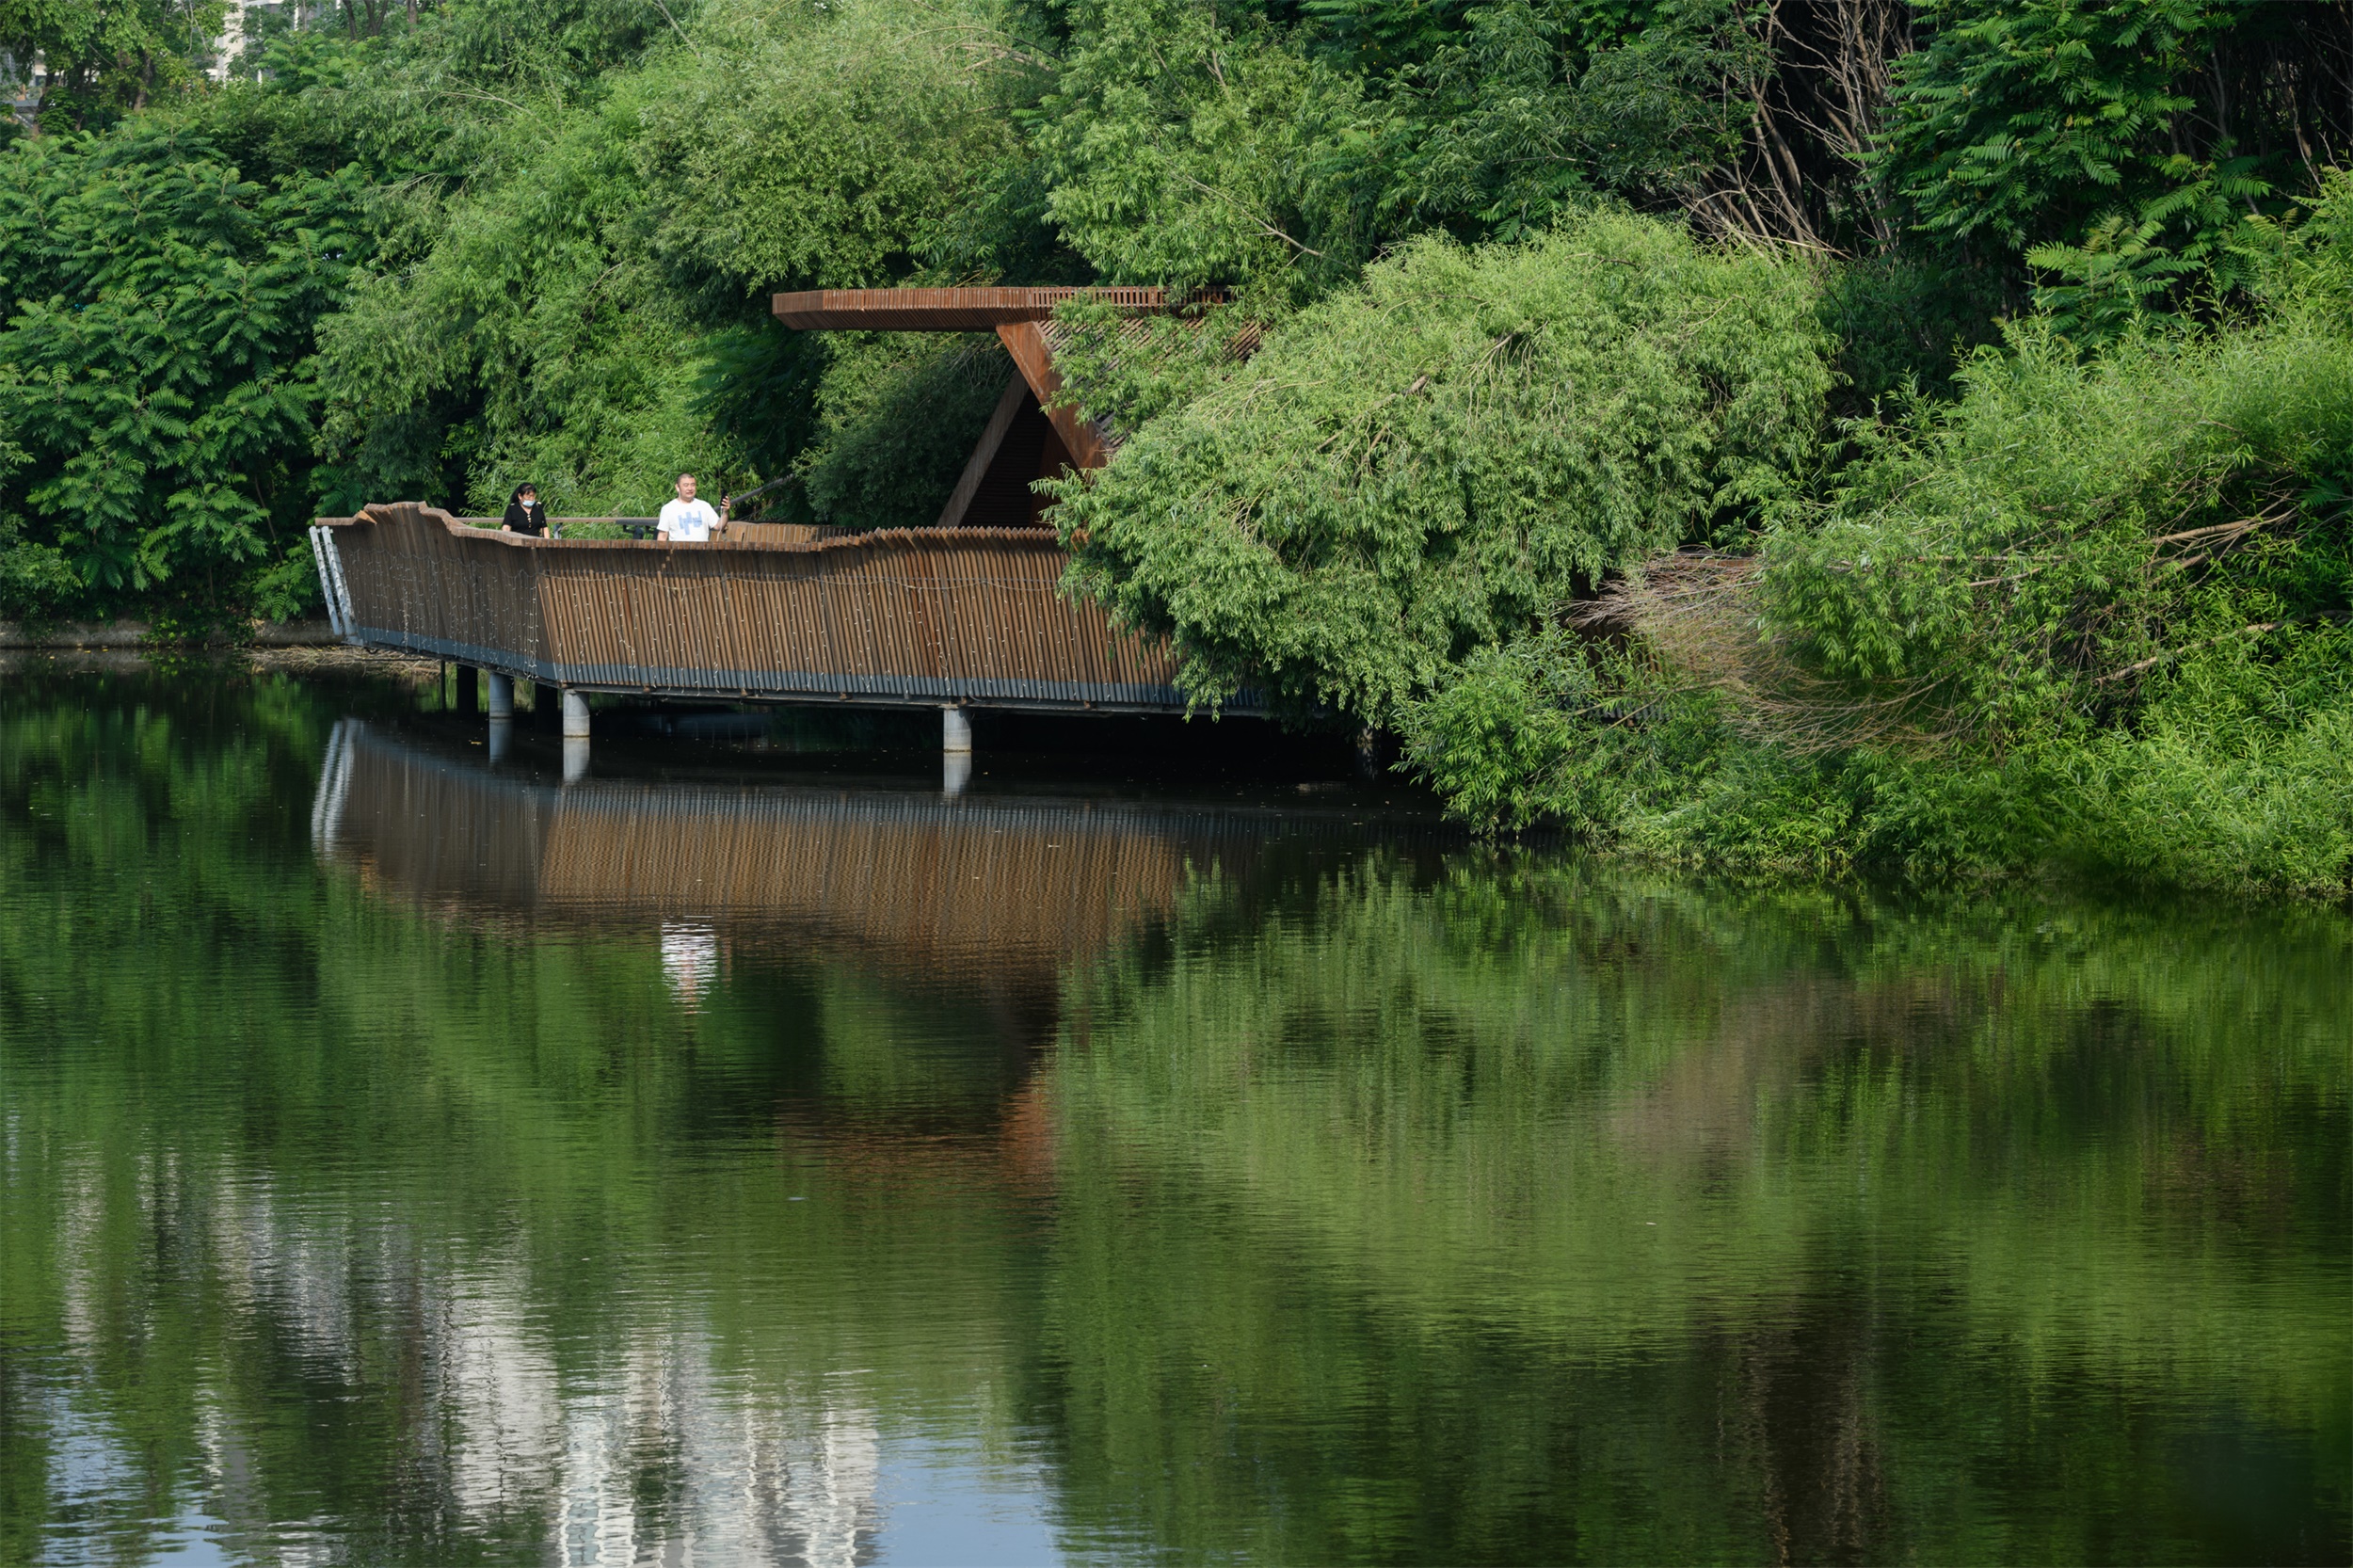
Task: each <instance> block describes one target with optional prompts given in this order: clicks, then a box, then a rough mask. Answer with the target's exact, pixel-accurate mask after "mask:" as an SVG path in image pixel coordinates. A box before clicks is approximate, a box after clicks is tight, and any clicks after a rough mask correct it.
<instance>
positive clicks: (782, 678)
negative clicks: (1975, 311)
mask: <svg viewBox="0 0 2353 1568" xmlns="http://www.w3.org/2000/svg"><path fill="white" fill-rule="evenodd" d="M321 526H322V528H323V529H324V530H325V536H326V537H327V539H328V540H329V541H330V542H331V547H332V551H333V553H334V556H335V558H336V559H338V560H339V561H340V562H341V563H342V568H343V572H344V582H345V584H346V585H347V589H348V596H349V608H350V615H351V620H352V627H351V629H350V630H351V634H352V636H353V637H354V638H355V639H356V640H357V641H359V642H360V643H362V644H367V645H373V646H376V647H384V648H404V649H407V650H409V651H411V652H416V653H424V654H430V655H434V656H436V657H440V658H445V659H453V660H457V661H460V662H463V663H466V664H476V665H479V666H481V667H483V668H485V669H491V670H497V671H501V672H503V673H505V674H509V675H516V676H520V677H522V678H524V679H526V680H538V681H546V682H551V683H552V684H555V685H560V686H568V687H574V688H578V689H581V690H585V691H619V692H646V693H657V694H663V695H670V696H713V697H753V698H760V697H765V698H772V699H777V700H820V699H822V700H832V701H847V702H867V703H910V702H913V703H969V704H973V705H976V706H997V707H1014V708H1039V709H1059V710H1078V711H1086V710H1095V711H1098V712H1181V711H1183V709H1184V707H1185V699H1184V697H1183V696H1182V694H1180V693H1179V692H1177V690H1176V688H1175V686H1174V684H1173V678H1174V675H1175V666H1174V664H1173V663H1172V662H1171V660H1170V658H1169V656H1168V651H1167V649H1166V648H1165V647H1164V646H1163V645H1160V644H1159V643H1156V642H1148V641H1146V640H1144V639H1142V638H1138V637H1134V636H1129V635H1123V634H1121V633H1118V632H1114V631H1113V630H1112V626H1111V623H1110V621H1109V619H1108V617H1107V616H1105V615H1104V613H1103V611H1102V609H1101V607H1100V606H1097V605H1096V604H1092V603H1089V602H1087V601H1085V600H1071V599H1067V598H1064V596H1063V595H1062V594H1061V592H1060V583H1061V579H1062V573H1063V567H1064V555H1063V552H1062V551H1061V549H1060V548H1059V547H1058V546H1057V544H1056V543H1055V540H1054V538H1053V536H1052V535H1050V534H1048V533H1045V532H1043V531H1040V530H1035V529H988V528H953V529H897V530H889V531H886V532H879V533H872V534H857V535H849V536H841V537H834V538H821V539H815V540H794V541H771V540H766V539H761V540H757V541H744V542H736V541H728V542H723V543H718V544H710V545H669V544H662V543H656V542H651V541H640V540H630V539H614V540H602V539H598V540H583V539H543V538H532V537H526V536H517V535H512V534H503V533H500V532H498V531H497V530H495V529H484V528H473V527H470V526H468V525H467V524H466V523H465V522H464V521H462V520H458V519H456V518H453V517H451V516H450V515H449V514H447V513H445V512H442V511H440V510H438V509H436V508H433V507H429V506H422V505H417V504H407V503H404V504H393V505H378V506H370V507H368V508H367V509H366V510H365V511H363V512H361V513H360V515H359V516H357V517H353V518H330V519H322V520H321Z"/></svg>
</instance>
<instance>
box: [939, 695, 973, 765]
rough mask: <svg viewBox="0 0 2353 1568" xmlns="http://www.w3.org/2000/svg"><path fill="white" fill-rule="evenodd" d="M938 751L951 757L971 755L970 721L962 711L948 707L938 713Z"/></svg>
mask: <svg viewBox="0 0 2353 1568" xmlns="http://www.w3.org/2000/svg"><path fill="white" fill-rule="evenodd" d="M939 749H940V750H942V751H944V752H946V753H947V754H948V755H949V756H951V757H955V756H959V755H960V756H965V757H969V756H971V755H972V721H971V719H970V718H969V717H968V716H967V715H966V713H965V712H964V710H963V709H961V708H957V707H953V706H950V707H946V708H942V709H941V710H940V711H939Z"/></svg>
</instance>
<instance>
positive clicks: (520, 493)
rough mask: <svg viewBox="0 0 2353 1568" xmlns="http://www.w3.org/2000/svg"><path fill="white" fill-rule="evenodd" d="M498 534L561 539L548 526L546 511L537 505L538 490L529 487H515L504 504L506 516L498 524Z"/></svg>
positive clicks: (543, 507)
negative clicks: (542, 535)
mask: <svg viewBox="0 0 2353 1568" xmlns="http://www.w3.org/2000/svg"><path fill="white" fill-rule="evenodd" d="M499 532H501V533H502V534H529V535H532V536H535V537H536V536H539V535H541V534H544V535H546V536H548V537H549V538H551V539H554V538H561V537H563V536H562V535H560V534H558V533H557V532H556V531H555V530H554V529H553V528H552V527H550V526H549V525H548V509H547V508H546V507H545V506H542V505H540V504H539V492H538V490H537V489H536V488H533V487H532V486H529V485H520V486H518V487H516V489H515V493H514V495H513V496H512V497H511V498H509V500H508V501H507V503H506V516H505V517H504V519H503V520H501V521H500V522H499Z"/></svg>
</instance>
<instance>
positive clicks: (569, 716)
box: [564, 687, 588, 741]
mask: <svg viewBox="0 0 2353 1568" xmlns="http://www.w3.org/2000/svg"><path fill="white" fill-rule="evenodd" d="M564 738H565V739H566V740H568V741H584V740H586V739H587V738H588V699H587V698H586V697H585V696H582V695H581V694H580V693H578V692H575V691H573V690H571V689H570V688H569V687H567V688H566V689H565V692H564Z"/></svg>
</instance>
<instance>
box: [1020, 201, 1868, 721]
mask: <svg viewBox="0 0 2353 1568" xmlns="http://www.w3.org/2000/svg"><path fill="white" fill-rule="evenodd" d="M1812 295H1813V289H1812V286H1811V281H1810V279H1809V276H1808V274H1807V272H1806V270H1805V269H1804V268H1802V267H1801V266H1796V265H1791V264H1785V263H1782V262H1779V261H1777V260H1775V259H1774V258H1771V257H1769V256H1765V255H1756V254H1749V255H1739V254H1708V253H1704V252H1702V251H1701V250H1699V249H1698V248H1696V247H1694V246H1693V245H1692V244H1691V242H1690V241H1689V239H1687V238H1685V237H1684V236H1683V235H1681V234H1679V233H1677V232H1674V231H1673V230H1671V229H1668V228H1666V227H1664V226H1663V225H1660V224H1657V223H1653V222H1650V221H1648V220H1646V219H1641V218H1636V217H1632V216H1624V215H1615V214H1597V215H1594V216H1587V217H1580V218H1577V219H1575V220H1572V221H1567V222H1564V223H1563V224H1562V225H1561V227H1559V228H1558V229H1556V230H1554V231H1552V232H1550V233H1548V234H1547V235H1546V236H1545V238H1543V239H1542V240H1539V241H1536V242H1534V243H1532V244H1529V245H1526V246H1519V247H1509V248H1507V247H1491V248H1485V249H1482V250H1477V251H1465V249H1463V248H1460V247H1458V246H1455V245H1453V244H1451V243H1450V242H1448V241H1446V240H1444V239H1441V238H1436V237H1433V238H1432V239H1430V240H1427V241H1424V242H1419V243H1417V244H1415V245H1413V246H1412V247H1409V248H1407V249H1406V250H1405V251H1404V252H1403V253H1402V254H1401V255H1400V256H1398V257H1397V258H1396V259H1394V260H1392V261H1388V262H1385V263H1383V264H1380V265H1378V266H1376V267H1374V268H1372V269H1371V270H1370V271H1369V273H1368V274H1367V275H1366V278H1365V280H1364V282H1363V284H1362V285H1361V286H1359V287H1357V288H1353V289H1351V290H1348V291H1347V292H1345V293H1343V294H1341V295H1338V296H1335V297H1333V298H1331V299H1328V300H1326V301H1324V302H1323V303H1321V304H1320V305H1316V306H1313V307H1310V308H1309V309H1308V310H1306V311H1305V312H1302V313H1301V314H1300V315H1299V316H1297V317H1296V318H1294V319H1293V320H1291V321H1290V322H1289V323H1288V324H1287V325H1286V326H1285V328H1283V330H1282V331H1280V332H1278V333H1276V334H1275V335H1274V336H1273V338H1272V339H1271V340H1270V341H1269V343H1268V344H1267V345H1266V347H1265V348H1264V349H1263V350H1262V351H1260V352H1259V353H1258V354H1257V356H1256V357H1255V358H1254V359H1252V360H1250V361H1249V363H1248V364H1247V365H1246V366H1244V367H1241V368H1240V369H1237V370H1234V371H1232V372H1231V373H1229V374H1228V375H1226V376H1223V377H1221V378H1220V379H1219V380H1218V382H1217V384H1216V385H1215V387H1214V388H1213V390H1209V391H1206V392H1203V393H1201V394H1200V395H1198V396H1195V397H1193V398H1191V399H1189V400H1187V401H1186V402H1185V403H1184V404H1183V405H1182V406H1181V408H1177V409H1174V410H1172V411H1170V412H1168V413H1165V414H1163V415H1161V416H1160V418H1158V419H1153V420H1149V421H1146V422H1144V424H1143V425H1142V427H1141V429H1140V430H1139V433H1138V434H1137V436H1136V437H1135V439H1134V440H1131V441H1130V442H1129V443H1128V447H1127V449H1126V450H1125V451H1124V452H1122V453H1121V455H1120V458H1119V461H1118V462H1116V463H1115V464H1113V465H1112V467H1111V468H1110V469H1109V470H1108V471H1106V472H1104V473H1103V474H1102V475H1101V476H1100V478H1099V479H1095V480H1094V481H1093V482H1091V483H1090V482H1088V481H1084V480H1070V481H1065V482H1064V484H1063V485H1062V487H1061V490H1060V493H1061V495H1062V497H1063V501H1062V504H1061V506H1060V508H1059V509H1058V511H1057V516H1058V518H1059V519H1060V520H1061V523H1062V526H1063V528H1064V532H1065V534H1066V535H1068V536H1072V537H1074V538H1076V537H1079V536H1081V535H1083V536H1084V539H1085V542H1084V543H1083V545H1081V546H1080V548H1079V549H1078V551H1077V552H1076V556H1075V561H1074V569H1075V571H1076V572H1077V574H1078V576H1079V580H1080V582H1082V583H1084V584H1086V585H1087V586H1088V587H1089V588H1090V589H1091V590H1092V591H1094V592H1095V593H1096V594H1097V595H1098V597H1100V598H1102V599H1103V600H1105V601H1106V602H1107V603H1109V604H1110V605H1111V606H1112V610H1113V612H1114V613H1115V614H1118V615H1120V616H1124V617H1125V618H1126V619H1128V621H1130V622H1131V623H1134V624H1137V625H1141V626H1144V627H1147V628H1149V629H1151V630H1153V631H1155V632H1167V633H1169V634H1171V635H1172V636H1173V637H1174V639H1175V643H1176V647H1177V651H1178V653H1179V655H1180V656H1181V657H1182V658H1183V660H1184V663H1185V673H1184V680H1186V682H1187V683H1188V684H1189V686H1190V688H1191V690H1192V691H1193V693H1194V695H1195V696H1198V697H1200V698H1201V699H1202V700H1205V701H1209V702H1215V701H1217V700H1220V699H1223V698H1225V697H1228V696H1231V695H1232V693H1233V692H1234V691H1235V690H1236V689H1237V688H1239V687H1241V686H1243V685H1245V684H1254V683H1257V682H1264V683H1265V686H1266V688H1267V690H1268V692H1269V695H1270V696H1277V697H1280V698H1283V699H1287V700H1288V701H1289V703H1291V704H1293V705H1295V706H1297V707H1299V708H1306V707H1309V706H1311V705H1313V704H1318V703H1321V704H1326V705H1328V706H1330V707H1333V708H1336V709H1339V710H1342V711H1344V712H1352V713H1356V714H1359V715H1361V716H1363V717H1365V718H1367V719H1370V720H1372V721H1374V722H1377V723H1387V722H1391V721H1393V720H1394V719H1395V717H1396V715H1397V714H1398V712H1400V710H1401V707H1402V706H1403V705H1404V704H1407V703H1410V702H1412V701H1414V700H1416V699H1417V698H1420V697H1424V696H1428V695H1429V694H1430V693H1431V692H1433V690H1435V689H1437V688H1439V687H1441V686H1443V685H1446V684H1448V683H1449V681H1450V680H1451V678H1452V676H1453V673H1454V671H1455V669H1456V667H1457V666H1458V664H1459V663H1460V662H1461V661H1462V660H1463V659H1464V658H1465V657H1467V656H1468V655H1470V654H1471V653H1472V652H1474V651H1475V650H1476V649H1478V648H1485V647H1492V646H1494V645H1496V644H1497V643H1498V642H1502V641H1506V640H1509V639H1510V638H1511V637H1513V635H1514V634H1516V633H1517V632H1519V631H1520V630H1521V629H1522V628H1524V627H1527V626H1529V624H1531V623H1533V622H1536V621H1539V620H1541V619H1542V618H1543V617H1544V616H1545V615H1546V613H1547V612H1548V611H1549V610H1550V608H1551V607H1552V606H1553V605H1554V604H1555V603H1557V602H1558V601H1560V600H1562V599H1564V598H1566V597H1567V596H1568V594H1569V593H1570V592H1571V591H1572V589H1573V588H1574V587H1575V586H1576V585H1577V584H1579V583H1585V584H1591V583H1593V582H1596V581H1598V580H1599V579H1600V577H1601V574H1602V573H1603V571H1605V570H1606V569H1607V568H1610V567H1612V566H1615V565H1616V564H1618V563H1619V562H1621V561H1626V560H1635V559H1640V558H1641V557H1643V556H1646V555H1650V554H1654V553H1656V552H1659V551H1662V550H1672V549H1673V548H1674V547H1675V546H1676V545H1678V544H1680V543H1682V542H1684V541H1685V540H1686V539H1688V538H1692V537H1705V536H1708V534H1709V533H1710V531H1711V530H1712V529H1714V528H1716V527H1718V526H1720V525H1721V524H1722V523H1723V522H1724V520H1727V519H1735V518H1737V517H1738V516H1739V515H1740V510H1741V508H1742V506H1743V505H1744V504H1753V503H1754V502H1755V501H1756V500H1758V499H1759V498H1760V497H1762V496H1765V495H1769V494H1771V493H1773V492H1774V491H1775V490H1777V489H1778V488H1781V485H1782V483H1783V477H1782V476H1783V475H1785V473H1787V472H1790V471H1792V470H1795V469H1798V468H1801V467H1802V466H1803V465H1804V463H1805V462H1806V460H1807V458H1808V456H1809V455H1810V453H1811V452H1812V450H1813V446H1814V441H1815V436H1816V431H1817V428H1818V426H1819V424H1820V419H1821V407H1822V396H1823V392H1824V391H1825V390H1826V388H1827V385H1828V381H1829V375H1828V372H1827V370H1826V368H1825V365H1824V357H1823V352H1822V350H1823V344H1822V342H1821V337H1822V334H1821V332H1820V329H1819V328H1818V327H1817V324H1816V320H1815V315H1814V311H1813V298H1812ZM1112 348H1113V351H1114V352H1115V351H1116V348H1117V341H1116V340H1115V339H1114V340H1113V341H1112ZM1073 371H1074V379H1075V383H1076V385H1077V387H1078V389H1079V393H1080V396H1081V397H1082V398H1083V397H1085V396H1086V395H1087V393H1088V389H1089V381H1088V378H1087V376H1086V375H1085V374H1084V371H1085V366H1084V365H1083V364H1074V366H1073Z"/></svg>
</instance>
